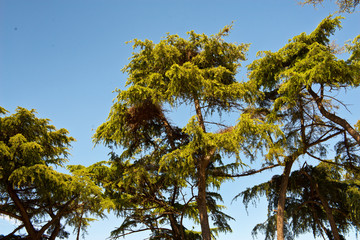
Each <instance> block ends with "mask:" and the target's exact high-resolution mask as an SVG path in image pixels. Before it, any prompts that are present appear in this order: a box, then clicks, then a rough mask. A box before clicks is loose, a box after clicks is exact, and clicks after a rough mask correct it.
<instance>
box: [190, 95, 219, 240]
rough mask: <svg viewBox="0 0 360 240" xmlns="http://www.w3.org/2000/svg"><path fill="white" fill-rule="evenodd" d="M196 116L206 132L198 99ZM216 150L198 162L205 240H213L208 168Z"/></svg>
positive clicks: (201, 219) (199, 195) (205, 153)
mask: <svg viewBox="0 0 360 240" xmlns="http://www.w3.org/2000/svg"><path fill="white" fill-rule="evenodd" d="M194 104H195V110H196V116H197V119H198V122H199V125H200V126H201V128H202V130H203V131H204V132H206V129H205V124H204V118H203V115H202V112H201V106H200V102H199V100H198V99H195V100H194ZM213 152H214V150H209V151H208V152H206V151H205V152H203V156H202V157H200V158H199V159H198V163H197V177H198V196H197V199H196V201H197V205H198V210H199V216H200V226H201V234H202V239H203V240H211V232H210V225H209V216H208V213H207V203H206V169H207V167H208V165H209V163H210V159H211V156H212V155H213Z"/></svg>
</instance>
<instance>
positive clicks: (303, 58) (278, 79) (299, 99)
mask: <svg viewBox="0 0 360 240" xmlns="http://www.w3.org/2000/svg"><path fill="white" fill-rule="evenodd" d="M340 19H341V18H340V17H336V18H332V17H328V18H326V19H324V20H323V21H322V22H321V23H320V24H319V26H318V27H317V28H316V29H315V30H314V31H313V32H312V33H311V34H309V35H308V34H305V33H302V34H300V35H298V36H296V37H294V38H293V39H292V40H291V41H289V43H288V44H286V45H285V46H284V47H283V48H281V49H280V50H279V51H277V52H275V53H273V52H270V51H265V52H261V53H260V56H262V58H260V59H258V60H255V61H254V62H253V63H252V64H250V65H249V78H250V82H253V84H255V85H257V87H258V89H261V90H262V91H263V92H264V96H265V98H263V99H260V101H259V102H258V106H259V108H260V110H261V111H262V112H265V113H267V119H268V120H269V121H272V122H277V123H282V124H283V128H282V131H283V133H284V136H285V138H286V141H287V144H286V145H285V146H284V150H285V153H286V154H285V155H284V156H283V161H282V162H283V165H284V172H283V174H282V178H281V186H280V189H279V196H278V207H277V210H276V211H277V216H276V217H277V220H276V224H277V226H276V228H277V237H278V239H279V240H280V239H284V218H285V202H286V189H287V186H288V180H289V176H290V173H291V168H292V165H293V163H294V162H295V161H296V160H297V159H298V158H299V157H300V156H302V155H307V156H310V157H311V158H315V159H318V160H322V158H321V157H322V156H324V155H325V153H326V150H327V149H326V148H325V147H324V145H323V143H325V142H327V141H329V140H330V139H334V138H335V137H340V136H343V139H344V140H343V141H342V142H343V143H344V141H345V142H346V144H345V146H346V147H345V148H343V149H349V150H350V148H351V146H353V144H352V145H351V144H349V143H350V142H349V141H348V140H346V139H348V138H349V136H350V137H352V138H353V139H354V140H355V141H356V142H357V143H359V142H358V139H359V136H360V134H359V132H358V131H356V130H355V128H354V127H352V126H351V125H350V124H349V123H348V122H347V121H346V120H345V119H342V118H340V117H339V116H338V115H337V114H336V112H334V109H336V108H337V104H336V103H334V101H333V100H335V101H338V100H337V99H336V98H335V96H336V95H335V92H336V91H339V90H341V89H348V88H351V87H357V86H359V83H360V65H359V38H360V37H357V38H355V40H354V41H353V43H352V44H351V45H348V46H347V50H348V51H349V53H350V58H349V59H348V60H346V61H345V60H342V59H338V58H337V57H336V56H335V53H334V50H333V48H331V47H330V45H329V42H330V41H329V36H330V35H331V34H333V33H334V31H335V29H336V28H337V27H341V26H340ZM315 89H316V90H315ZM257 111H259V109H258V110H257ZM351 159H352V160H354V158H350V159H348V160H351ZM352 160H351V161H352ZM332 231H333V233H334V234H335V235H336V232H337V230H336V226H334V225H332ZM335 239H339V236H335Z"/></svg>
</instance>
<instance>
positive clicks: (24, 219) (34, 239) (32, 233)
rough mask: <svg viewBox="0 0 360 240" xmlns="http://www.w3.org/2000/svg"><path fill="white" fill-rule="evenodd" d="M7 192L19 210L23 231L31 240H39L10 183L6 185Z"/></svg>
mask: <svg viewBox="0 0 360 240" xmlns="http://www.w3.org/2000/svg"><path fill="white" fill-rule="evenodd" d="M7 191H8V193H9V195H10V197H11V199H12V200H13V201H14V203H15V205H16V207H17V208H18V209H19V212H20V215H21V220H22V222H23V223H24V226H25V229H26V231H27V233H28V234H29V236H30V239H32V240H37V239H40V237H39V236H38V235H39V234H38V232H37V231H36V229H35V228H34V226H33V225H32V223H31V221H30V216H29V214H28V213H27V211H26V209H25V207H24V205H23V204H22V202H21V200H20V199H19V197H18V195H17V194H16V192H15V190H14V188H13V187H12V185H11V183H7Z"/></svg>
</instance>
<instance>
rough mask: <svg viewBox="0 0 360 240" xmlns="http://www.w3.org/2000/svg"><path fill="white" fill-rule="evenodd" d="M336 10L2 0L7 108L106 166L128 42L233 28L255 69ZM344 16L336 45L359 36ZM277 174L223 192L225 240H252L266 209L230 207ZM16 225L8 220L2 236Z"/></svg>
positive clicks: (96, 229)
mask: <svg viewBox="0 0 360 240" xmlns="http://www.w3.org/2000/svg"><path fill="white" fill-rule="evenodd" d="M334 2H335V1H330V3H326V4H324V6H318V7H317V9H314V8H313V7H312V6H305V7H301V6H300V5H298V3H297V1H296V0H254V1H241V0H233V1H228V0H223V1H211V0H207V1H203V0H192V1H190V0H176V1H175V0H167V1H162V0H161V1H160V0H152V1H150V0H148V1H145V0H143V1H138V0H133V1H121V0H41V1H40V0H0V106H2V107H4V108H5V109H7V110H9V111H10V112H11V113H13V112H14V110H15V108H16V107H17V106H22V107H25V108H29V109H33V108H34V109H36V110H37V111H38V113H39V115H38V116H40V117H43V118H49V119H51V120H52V123H53V124H54V125H55V126H56V127H57V128H66V129H68V130H69V131H70V135H71V136H73V137H75V138H76V139H77V142H76V143H74V144H73V149H72V151H71V152H72V156H71V158H70V162H69V164H82V165H86V166H88V165H90V164H92V163H95V162H97V161H101V160H106V159H107V150H106V149H105V148H104V147H101V146H98V147H96V148H93V143H92V141H91V136H92V135H93V133H94V129H96V127H97V126H99V125H100V124H101V123H102V122H104V121H105V120H106V117H107V115H108V113H109V110H110V107H111V105H112V99H113V98H114V97H115V95H114V94H113V93H112V91H113V90H114V89H115V88H123V86H124V82H125V80H126V75H124V74H123V73H122V72H121V71H120V70H121V69H122V67H123V66H124V65H125V64H127V62H128V58H129V57H130V56H131V52H132V48H131V46H130V45H126V44H125V42H126V41H129V40H131V39H133V38H138V39H145V38H147V39H151V40H153V41H154V42H157V41H159V40H160V38H161V37H163V36H164V35H165V34H166V33H167V32H169V33H171V34H179V35H180V36H184V37H185V36H186V32H187V31H190V30H195V31H196V32H198V33H206V34H215V33H217V32H218V31H219V30H220V29H221V28H222V27H224V26H225V25H228V24H231V22H232V21H234V28H233V30H232V32H231V34H230V36H229V37H228V38H227V41H229V42H238V43H241V42H243V43H251V44H252V45H251V48H250V51H249V52H248V58H249V61H251V60H253V59H254V58H255V54H256V52H257V51H259V50H273V51H275V50H277V49H279V48H281V47H282V46H283V45H284V44H285V43H286V42H287V41H288V39H290V38H292V37H293V36H295V35H297V34H299V33H301V32H307V33H310V32H311V31H312V30H313V29H314V28H315V27H316V26H317V24H318V23H319V22H320V21H321V20H322V19H323V18H325V17H326V16H328V15H329V14H331V13H333V12H334V11H336V10H337V8H336V5H335V3H334ZM358 9H359V8H358ZM344 16H345V17H346V19H345V20H343V29H342V30H340V31H338V32H337V33H336V35H335V37H334V39H335V40H336V41H337V42H338V43H339V44H342V43H343V42H344V41H346V40H348V39H351V38H354V37H355V36H356V35H358V34H360V13H354V14H351V15H349V14H345V15H344ZM249 61H248V62H247V63H249ZM245 76H246V75H245V74H243V75H241V74H240V75H239V80H243V78H245ZM359 93H360V91H359V90H356V91H351V92H348V93H347V94H346V95H345V96H343V98H342V99H344V101H345V103H348V104H353V105H350V106H349V108H350V110H351V111H352V114H350V113H346V112H344V116H346V117H347V118H348V119H349V121H350V122H351V123H355V122H356V120H357V119H360V117H359V113H360V108H359V104H358V101H359V96H358V95H359ZM182 114H183V113H182ZM186 114H189V113H186ZM173 120H174V119H173ZM175 120H176V119H175ZM175 120H174V121H175ZM274 173H275V172H272V173H268V174H263V175H261V176H256V177H249V178H243V179H239V180H237V181H235V182H232V183H228V184H225V185H224V187H223V189H222V191H221V192H222V193H223V194H224V198H225V202H224V204H225V205H227V206H228V211H227V212H228V213H229V214H230V215H232V216H233V217H234V218H236V222H232V224H231V225H232V227H233V230H234V232H233V233H232V234H228V235H226V236H223V235H222V236H221V237H220V238H219V239H225V238H226V239H227V240H231V239H251V235H250V232H251V229H252V227H253V226H254V225H255V224H256V223H259V222H262V221H264V220H265V218H266V202H265V201H262V202H261V203H260V204H259V205H258V207H257V208H249V210H248V213H249V215H247V213H246V211H245V208H244V206H243V205H242V203H241V201H237V202H234V203H232V204H231V199H232V198H233V197H234V196H235V195H236V194H237V193H238V192H240V191H242V190H244V188H245V187H246V186H250V185H253V184H257V183H260V182H262V181H265V180H267V179H268V178H269V177H271V175H272V174H274ZM120 223H121V219H116V218H114V217H109V219H108V220H104V221H103V220H100V221H98V222H96V223H95V224H93V225H92V227H91V228H89V235H85V239H90V240H93V239H94V240H96V239H105V238H106V237H108V236H109V232H110V231H111V230H112V229H113V228H114V227H115V226H119V225H120ZM8 225H9V224H8V223H7V222H6V221H5V220H0V232H2V231H4V230H3V229H9V226H8ZM74 238H75V237H73V239H74ZM143 238H144V235H133V236H129V237H127V238H126V239H143ZM259 239H261V236H259ZM299 239H304V240H305V239H312V236H310V235H309V236H304V237H300V238H299ZM349 239H355V237H354V236H352V237H350V238H349Z"/></svg>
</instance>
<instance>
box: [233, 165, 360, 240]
mask: <svg viewBox="0 0 360 240" xmlns="http://www.w3.org/2000/svg"><path fill="white" fill-rule="evenodd" d="M341 173H342V170H341V166H339V165H337V164H334V163H333V164H329V163H320V164H319V165H318V166H316V167H313V166H310V165H307V163H305V164H304V166H303V167H302V168H301V169H300V170H297V171H294V172H293V173H292V174H291V176H290V178H289V186H288V196H287V201H286V205H285V210H286V214H287V217H288V219H287V221H286V223H285V230H286V231H285V232H284V235H285V238H286V239H295V237H297V236H299V235H300V234H303V233H306V232H313V235H314V237H323V238H324V239H325V236H327V237H328V238H329V239H334V234H333V231H332V230H331V228H333V227H331V226H330V225H331V224H332V223H331V221H333V223H336V224H337V230H338V235H339V238H340V239H345V238H344V235H345V234H346V233H347V232H348V231H349V229H351V228H353V227H354V228H355V229H357V230H359V227H360V226H359V219H358V216H359V212H358V211H359V210H358V207H355V206H356V205H358V204H359V199H360V198H359V192H358V191H353V188H359V185H356V184H354V183H351V182H349V181H347V180H344V179H343V176H342V174H341ZM281 178H282V176H279V175H276V176H274V177H273V178H272V179H271V180H270V181H268V182H266V183H263V184H260V185H257V186H254V187H252V188H248V189H247V190H246V191H244V192H242V193H241V194H240V195H239V196H242V197H243V201H244V203H245V205H246V206H248V204H249V203H250V202H251V201H253V200H255V199H256V198H258V197H259V196H263V195H266V196H267V198H268V201H269V209H268V214H269V215H268V219H267V220H266V221H265V222H264V223H261V224H258V225H257V226H256V227H255V228H254V229H253V234H254V235H257V233H258V232H263V233H264V234H265V239H267V240H268V239H274V236H275V231H276V211H274V210H275V209H276V207H277V201H278V197H279V195H278V192H279V189H280V186H281V181H282V179H281ZM353 199H357V200H356V201H357V202H356V204H355V205H354V202H352V200H353Z"/></svg>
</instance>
